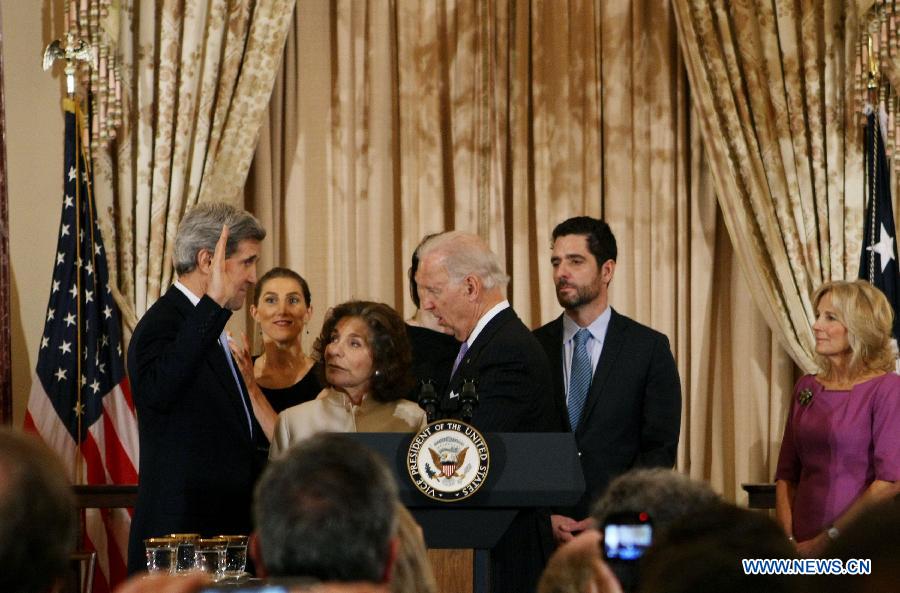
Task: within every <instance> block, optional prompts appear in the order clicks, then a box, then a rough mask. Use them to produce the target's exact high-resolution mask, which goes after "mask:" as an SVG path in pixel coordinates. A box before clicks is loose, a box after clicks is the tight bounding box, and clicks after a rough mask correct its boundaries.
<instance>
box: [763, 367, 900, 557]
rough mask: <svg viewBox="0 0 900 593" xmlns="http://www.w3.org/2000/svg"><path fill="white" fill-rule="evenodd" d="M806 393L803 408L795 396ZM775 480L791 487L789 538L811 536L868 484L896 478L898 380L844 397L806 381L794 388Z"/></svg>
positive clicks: (887, 378)
mask: <svg viewBox="0 0 900 593" xmlns="http://www.w3.org/2000/svg"><path fill="white" fill-rule="evenodd" d="M804 392H807V394H810V393H811V394H812V399H810V400H809V401H808V402H807V403H806V404H804V403H802V402H801V399H802V398H801V394H803V393H804ZM775 479H776V480H788V481H790V482H794V483H795V484H796V485H797V491H796V494H795V496H794V505H793V513H792V514H793V523H794V525H793V529H794V537H795V538H796V539H797V541H798V542H800V541H805V540H808V539H810V538H813V537H815V536H816V535H817V534H819V533H820V532H821V531H822V530H823V529H825V528H827V527H828V526H829V525H831V524H832V523H833V522H834V521H835V519H837V518H838V517H840V516H841V515H842V514H843V513H844V511H846V510H847V508H848V507H849V506H850V505H851V504H853V502H854V501H855V500H856V499H857V498H859V496H860V495H861V494H862V493H863V492H864V491H865V490H866V488H868V487H869V485H870V484H871V483H872V482H873V481H875V480H885V481H889V482H892V481H896V480H898V479H900V376H898V375H896V374H894V373H887V374H885V375H882V376H880V377H875V378H873V379H870V380H868V381H866V382H864V383H860V384H859V385H855V386H854V387H853V388H852V389H851V390H850V391H829V390H827V389H825V387H823V386H822V384H821V383H819V381H818V380H816V378H815V377H814V376H812V375H806V376H804V377H803V378H801V379H800V380H799V381H798V382H797V385H796V387H794V397H793V400H792V403H791V410H790V412H789V415H788V420H787V426H785V429H784V438H783V439H782V441H781V453H780V454H779V456H778V470H777V471H776V472H775Z"/></svg>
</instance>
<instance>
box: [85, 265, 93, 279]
mask: <svg viewBox="0 0 900 593" xmlns="http://www.w3.org/2000/svg"><path fill="white" fill-rule="evenodd" d="M84 269H85V270H87V273H88V275H89V276H90V275H91V274H93V273H94V264H92V263H91V262H88V263H87V265H86V266H84Z"/></svg>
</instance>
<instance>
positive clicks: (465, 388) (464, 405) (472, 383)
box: [459, 378, 478, 422]
mask: <svg viewBox="0 0 900 593" xmlns="http://www.w3.org/2000/svg"><path fill="white" fill-rule="evenodd" d="M477 385H478V381H477V380H476V379H471V378H468V379H463V384H462V392H460V394H459V407H460V409H461V410H462V412H461V413H460V418H461V419H462V421H463V422H471V421H472V416H473V415H474V414H475V408H477V407H478V392H477V391H476V390H475V387H476V386H477Z"/></svg>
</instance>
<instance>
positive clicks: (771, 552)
mask: <svg viewBox="0 0 900 593" xmlns="http://www.w3.org/2000/svg"><path fill="white" fill-rule="evenodd" d="M794 557H796V551H795V550H794V547H793V546H792V545H791V544H790V543H789V542H788V541H787V539H786V538H785V537H784V532H783V531H782V530H781V529H780V528H779V527H778V525H777V524H776V523H775V522H774V521H773V520H772V519H770V518H769V517H768V516H767V515H765V514H762V513H759V512H756V511H749V510H747V509H740V508H738V507H735V506H732V505H728V504H724V503H720V504H714V505H711V506H709V507H708V508H706V509H704V510H702V511H699V512H696V513H693V514H690V515H686V516H684V517H681V518H680V519H677V520H675V521H674V522H672V523H671V524H670V525H669V526H668V528H667V529H666V530H664V531H663V532H662V533H660V534H659V537H658V538H657V539H656V540H655V542H654V543H653V545H652V546H651V547H650V549H649V550H647V553H646V554H645V555H644V557H643V558H642V559H641V562H640V565H639V570H638V571H639V574H640V584H639V588H638V591H640V593H707V592H709V593H721V592H722V591H728V592H729V593H758V592H760V591H765V592H767V593H780V592H790V591H795V590H797V589H796V588H797V587H798V585H799V581H798V579H797V577H796V576H791V575H747V574H745V573H744V566H743V564H742V562H741V560H742V559H756V558H760V559H763V558H794Z"/></svg>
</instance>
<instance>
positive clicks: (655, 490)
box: [591, 468, 720, 533]
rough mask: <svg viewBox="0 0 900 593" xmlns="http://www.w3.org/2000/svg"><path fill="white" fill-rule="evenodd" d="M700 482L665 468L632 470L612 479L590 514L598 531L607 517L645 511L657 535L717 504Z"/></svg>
mask: <svg viewBox="0 0 900 593" xmlns="http://www.w3.org/2000/svg"><path fill="white" fill-rule="evenodd" d="M719 501H720V499H719V495H718V494H716V493H715V492H713V490H712V488H710V487H709V486H708V485H707V484H706V483H704V482H698V481H696V480H692V479H690V478H688V477H687V476H684V475H682V474H679V473H677V472H675V471H673V470H670V469H666V468H643V469H633V470H631V471H629V472H628V473H625V474H622V475H621V476H619V477H618V478H616V479H615V480H613V481H612V482H611V483H610V484H609V487H608V488H607V489H606V492H604V493H603V496H601V497H600V499H599V500H598V501H597V502H596V504H595V505H594V510H593V512H592V513H591V515H592V516H593V518H594V520H595V521H596V522H597V526H598V528H599V527H600V526H601V525H603V521H604V520H605V519H606V518H607V517H608V516H610V515H612V514H615V513H623V512H635V513H639V512H646V513H648V514H649V515H650V519H652V520H653V527H654V530H655V531H656V532H657V533H658V532H659V531H662V530H664V529H665V528H667V527H668V526H669V525H671V524H672V522H673V521H675V520H676V519H678V518H680V517H683V516H685V515H688V514H690V513H694V512H697V511H700V510H702V509H705V508H707V507H708V505H710V504H713V503H715V502H719Z"/></svg>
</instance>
